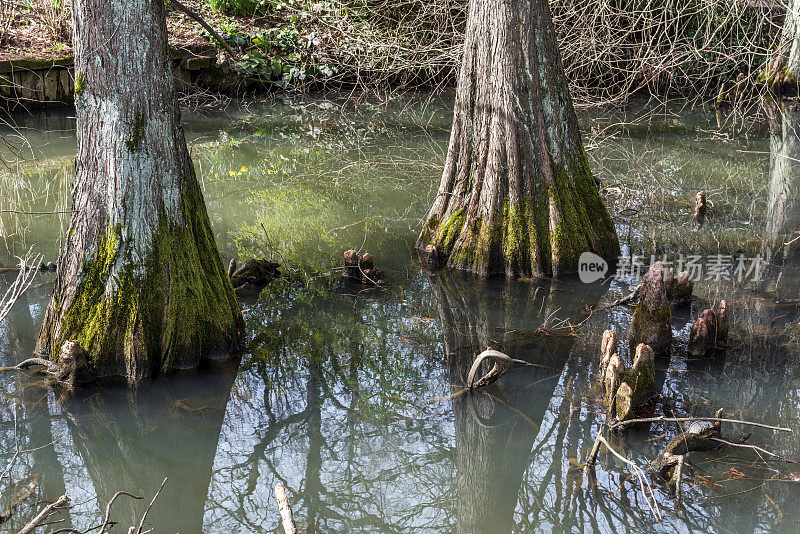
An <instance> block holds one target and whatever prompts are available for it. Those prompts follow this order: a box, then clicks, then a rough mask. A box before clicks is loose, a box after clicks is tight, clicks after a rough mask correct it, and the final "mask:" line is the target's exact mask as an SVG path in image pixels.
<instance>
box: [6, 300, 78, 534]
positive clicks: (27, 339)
mask: <svg viewBox="0 0 800 534" xmlns="http://www.w3.org/2000/svg"><path fill="white" fill-rule="evenodd" d="M5 324H6V328H7V332H8V352H9V355H10V358H9V359H10V363H17V362H19V361H22V360H24V359H25V358H28V357H29V356H30V354H31V353H32V352H33V348H34V346H35V345H36V328H35V327H34V321H33V317H32V316H31V311H30V303H29V301H28V295H27V293H23V294H22V295H21V296H20V297H19V299H18V300H17V302H16V303H15V304H14V306H13V307H12V308H11V311H10V312H9V314H8V316H7V317H6V320H5ZM16 377H17V378H18V380H19V386H20V390H21V391H22V399H21V400H22V403H23V405H24V406H25V415H26V419H27V423H28V425H29V432H30V434H29V436H28V447H27V448H29V449H32V450H31V459H32V460H33V466H32V468H33V471H32V473H31V474H32V475H33V474H36V475H39V488H40V494H39V495H40V498H41V500H42V501H44V502H53V501H55V500H56V499H58V498H59V497H60V496H61V495H64V494H65V493H66V483H65V481H64V470H63V468H62V466H61V463H60V462H59V459H58V454H57V453H56V449H55V445H54V438H53V429H52V426H51V415H50V410H49V406H48V404H47V400H48V393H49V391H50V389H49V388H48V387H47V385H46V384H45V382H44V381H42V379H41V378H39V377H35V376H34V377H28V376H27V375H23V374H19V375H16ZM61 518H62V519H64V521H62V522H61V523H59V528H67V527H69V526H70V517H69V513H68V512H67V513H65V514H64V515H63V516H62V517H61Z"/></svg>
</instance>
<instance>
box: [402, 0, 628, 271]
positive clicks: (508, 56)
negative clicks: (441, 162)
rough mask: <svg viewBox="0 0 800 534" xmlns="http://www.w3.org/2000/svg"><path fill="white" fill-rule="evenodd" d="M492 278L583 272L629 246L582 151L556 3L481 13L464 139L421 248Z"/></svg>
mask: <svg viewBox="0 0 800 534" xmlns="http://www.w3.org/2000/svg"><path fill="white" fill-rule="evenodd" d="M428 245H434V246H435V247H436V248H437V250H438V251H439V252H440V253H441V254H443V255H445V256H447V258H448V260H447V263H448V265H449V266H450V267H453V268H457V269H463V270H467V271H472V272H475V273H479V274H482V275H495V274H506V275H508V276H520V275H531V274H546V275H551V274H552V275H558V274H562V273H568V272H575V271H577V267H578V258H579V257H580V255H581V253H583V252H585V251H593V252H596V253H597V254H599V255H600V256H603V257H606V258H611V257H616V256H617V255H618V254H619V243H618V240H617V235H616V231H615V229H614V225H613V222H612V220H611V217H610V216H609V214H608V211H607V209H606V207H605V204H604V203H603V200H602V198H601V197H600V194H599V192H598V188H597V181H596V180H595V179H594V177H593V176H592V173H591V170H590V169H589V163H588V160H587V157H586V153H585V151H584V148H583V144H582V142H581V136H580V131H579V129H578V121H577V118H576V116H575V111H574V109H573V107H572V102H571V99H570V96H569V92H568V89H567V81H566V79H565V76H564V69H563V67H562V65H561V58H560V56H559V53H558V49H557V46H556V38H555V34H554V32H553V24H552V20H551V17H550V11H549V8H548V5H547V2H546V1H545V0H531V1H529V2H523V1H521V0H502V1H498V0H474V1H472V2H470V8H469V15H468V21H467V30H466V42H465V47H464V58H463V62H462V65H461V72H460V74H459V80H458V89H457V93H456V103H455V112H454V117H453V128H452V133H451V137H450V146H449V148H448V153H447V162H446V163H445V168H444V172H443V174H442V180H441V183H440V185H439V192H438V194H437V196H436V199H435V200H434V202H433V206H432V207H431V210H430V212H429V213H428V217H427V221H426V223H425V226H424V228H423V230H422V233H421V234H420V236H419V240H418V242H417V247H418V248H421V249H424V248H426V247H427V246H428Z"/></svg>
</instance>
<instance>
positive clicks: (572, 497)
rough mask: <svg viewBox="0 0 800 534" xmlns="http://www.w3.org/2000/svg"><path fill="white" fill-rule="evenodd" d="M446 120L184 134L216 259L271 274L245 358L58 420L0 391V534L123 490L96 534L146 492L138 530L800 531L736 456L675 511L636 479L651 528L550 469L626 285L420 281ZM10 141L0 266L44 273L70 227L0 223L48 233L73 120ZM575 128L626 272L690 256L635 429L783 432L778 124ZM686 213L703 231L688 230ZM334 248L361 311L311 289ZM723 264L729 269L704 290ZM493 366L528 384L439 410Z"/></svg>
mask: <svg viewBox="0 0 800 534" xmlns="http://www.w3.org/2000/svg"><path fill="white" fill-rule="evenodd" d="M450 114H451V112H450V109H449V103H448V102H447V101H446V100H445V101H439V100H436V99H432V100H428V99H424V98H414V99H404V100H397V101H393V102H392V103H390V104H385V105H377V104H372V103H364V102H362V103H359V104H358V105H346V106H342V105H341V103H339V102H328V101H321V100H294V101H289V100H287V101H269V102H250V103H248V104H247V105H241V106H236V107H235V108H231V109H230V110H228V111H226V112H216V113H208V114H196V115H191V116H188V117H187V119H186V131H187V137H188V140H189V143H190V146H191V149H192V152H193V157H194V159H195V163H196V167H197V170H198V174H199V176H200V178H201V180H202V183H203V187H204V191H205V197H206V202H207V204H208V206H209V213H210V216H211V219H212V223H213V226H214V229H215V232H216V234H217V239H218V242H219V245H220V249H221V251H222V254H223V256H224V259H225V261H226V262H227V260H228V259H230V258H232V257H245V256H247V255H259V256H266V257H271V258H273V259H275V260H276V261H278V262H280V263H281V264H282V265H283V266H284V268H283V271H284V273H285V274H287V275H288V278H284V279H281V280H278V281H276V282H274V283H273V284H272V285H271V286H269V287H268V288H267V289H266V290H265V291H264V292H263V293H262V295H261V296H260V298H258V299H252V300H249V301H245V302H243V303H242V306H243V309H244V311H245V316H246V319H247V321H248V324H249V329H248V348H247V351H246V353H245V354H243V356H242V358H241V361H240V362H237V363H236V364H235V365H232V366H230V368H225V369H215V370H207V371H206V372H204V373H201V374H200V375H198V376H193V377H186V378H172V379H165V380H158V381H155V382H154V383H151V384H147V385H145V386H142V387H141V388H139V389H138V390H136V391H127V390H124V389H113V388H107V389H98V390H91V391H85V392H81V393H80V394H78V395H76V396H74V397H72V398H64V399H62V398H57V397H56V396H54V395H53V394H52V393H48V391H47V390H46V389H43V388H42V387H41V385H40V384H39V383H37V382H36V381H35V380H32V379H30V378H28V377H26V376H24V375H20V374H12V373H4V374H2V375H0V395H2V402H0V425H2V433H0V466H5V465H6V464H8V463H9V462H10V461H11V460H12V457H13V456H14V455H15V451H17V450H20V451H25V452H21V453H20V454H19V455H18V457H17V458H16V461H15V462H14V463H13V466H12V467H11V469H10V470H9V472H8V473H7V476H5V477H4V478H3V479H1V480H0V491H2V497H1V499H2V501H1V502H0V508H2V509H6V508H7V507H8V506H9V505H10V504H11V503H12V502H13V501H14V500H15V498H16V497H15V495H17V496H19V495H20V493H24V492H25V488H29V487H33V486H34V485H35V493H34V495H33V496H32V497H30V498H29V499H28V500H26V501H23V504H22V505H20V506H19V507H18V508H17V510H16V513H14V514H13V515H12V516H11V517H10V519H9V520H8V521H7V522H5V523H4V524H2V525H0V530H2V531H3V532H16V530H18V529H19V528H20V527H21V525H23V524H24V523H25V522H26V521H27V520H28V519H30V518H31V517H32V516H33V515H34V514H35V513H36V511H37V510H38V509H39V508H40V506H41V505H37V506H32V504H33V503H34V502H37V501H36V499H39V502H41V501H43V500H54V499H55V498H57V497H58V496H59V495H61V494H63V493H66V494H67V495H69V497H70V498H71V499H72V502H73V507H72V508H71V509H70V510H69V512H68V513H65V514H63V516H62V517H63V521H62V522H61V523H58V525H54V526H52V527H50V530H56V529H58V528H65V527H68V526H72V527H75V528H78V529H85V528H87V527H89V526H91V525H94V524H97V523H98V522H100V521H101V520H102V514H103V511H104V509H105V505H106V503H107V502H108V500H109V499H110V498H111V496H112V495H113V494H114V493H115V492H117V491H119V490H125V491H129V492H131V493H133V494H136V495H139V496H144V497H145V499H144V500H143V501H133V500H131V499H124V498H121V499H119V500H118V501H117V502H116V503H115V505H114V508H113V511H112V518H113V519H114V520H117V521H119V522H120V523H121V524H124V525H131V524H136V523H138V518H139V517H140V516H141V514H142V512H143V511H144V509H145V508H146V505H147V502H148V501H149V499H150V497H151V496H152V495H153V493H154V492H155V491H156V490H157V489H158V487H159V485H160V483H161V481H162V480H163V479H164V478H167V479H168V482H167V484H166V486H165V488H164V491H163V492H162V494H161V496H160V497H159V499H158V500H157V501H156V504H155V505H154V507H153V509H152V511H151V513H150V515H149V522H150V523H151V524H152V526H153V527H154V528H155V531H156V532H165V533H173V532H181V533H199V532H206V533H229V532H277V531H279V529H280V527H279V517H278V513H277V504H276V502H275V498H274V495H273V488H274V486H275V484H276V483H277V482H279V481H281V482H283V483H284V485H285V486H286V488H287V492H288V495H289V500H290V502H291V504H292V506H293V508H294V512H295V517H296V520H297V523H298V527H299V529H300V531H301V532H465V533H466V532H469V533H484V532H485V533H504V532H548V531H572V532H590V531H600V532H613V531H623V530H624V531H668V532H672V531H676V530H677V531H681V532H689V531H694V532H761V531H779V532H780V531H786V532H798V531H800V484H797V483H794V482H791V481H789V479H788V475H789V474H790V473H792V472H796V471H798V470H800V467H798V466H797V465H795V464H791V463H786V462H781V461H776V460H774V459H769V458H765V459H764V460H762V459H761V458H759V457H758V456H756V455H755V454H753V452H752V451H750V450H744V449H727V450H718V451H712V452H708V453H694V454H692V455H691V462H692V464H693V467H692V469H691V470H690V473H689V475H690V476H688V477H687V482H686V485H685V486H684V495H683V498H682V501H681V503H680V505H677V504H676V503H675V500H674V498H673V497H672V495H671V494H670V492H669V491H668V490H667V489H666V488H665V487H664V486H663V485H660V484H658V483H656V482H655V481H654V489H655V498H656V500H657V501H658V504H659V508H660V511H661V514H662V518H661V520H660V521H657V520H655V519H654V517H653V514H652V513H651V511H650V510H649V508H648V506H647V504H646V503H645V501H644V499H643V497H642V494H641V492H640V491H639V490H638V487H637V484H636V480H635V478H633V477H632V475H631V472H630V469H629V468H628V467H627V466H626V465H624V464H622V463H621V462H618V461H616V460H615V459H614V458H613V457H612V456H610V455H608V454H605V455H601V458H600V465H599V466H598V469H597V470H596V477H595V478H590V477H588V476H587V475H586V474H585V473H582V472H581V471H580V470H574V469H571V468H570V466H571V462H570V459H573V458H578V459H580V460H583V459H584V458H585V457H586V454H587V452H588V449H589V448H590V447H591V445H592V442H593V440H594V435H595V431H596V430H597V428H598V427H599V424H600V422H601V421H602V418H603V407H602V406H601V404H600V402H599V400H598V393H597V390H596V389H594V388H593V387H592V386H593V384H594V382H595V375H596V372H597V364H598V352H599V344H600V337H601V335H602V332H603V330H604V329H606V328H611V329H613V330H615V331H616V332H617V333H618V335H619V336H620V337H621V338H622V339H625V337H626V333H627V329H628V326H629V324H630V319H631V311H632V310H631V309H630V308H628V307H625V306H617V307H613V308H603V307H602V306H603V305H604V304H608V303H610V302H612V301H614V300H615V299H617V298H619V297H621V296H623V295H624V294H626V293H627V292H629V291H630V290H631V289H632V287H633V284H632V283H631V281H629V280H622V279H612V280H609V281H607V282H606V283H604V284H594V285H584V284H581V283H580V282H579V281H577V280H576V279H564V280H543V281H533V280H510V281H506V280H488V281H481V280H478V279H475V278H471V277H469V276H464V275H459V274H456V273H451V272H447V271H440V272H436V273H432V272H430V271H428V270H426V269H425V267H424V265H423V264H422V263H421V262H420V261H419V260H418V258H417V257H416V255H415V253H414V252H413V251H412V245H413V243H414V241H415V238H416V235H417V232H418V231H419V225H420V222H421V221H422V220H423V218H424V215H425V213H426V210H427V208H428V206H429V203H430V201H431V199H432V197H433V195H434V194H435V190H436V186H437V185H438V179H439V173H440V172H441V168H442V165H443V162H444V155H445V150H446V146H447V140H448V137H449V121H450ZM15 118H16V121H17V123H18V125H19V126H20V127H21V128H22V133H23V134H24V135H25V137H26V138H27V142H26V143H22V142H21V141H20V140H18V139H16V138H14V137H13V136H11V134H10V132H7V131H6V132H4V133H3V134H4V135H7V136H10V137H8V138H9V139H10V140H12V141H17V143H16V146H18V147H19V148H20V150H21V152H19V153H18V154H16V156H17V158H12V156H14V154H12V153H11V152H9V151H8V150H6V151H5V152H4V153H3V156H4V158H5V160H7V164H6V165H5V166H4V167H3V168H0V210H5V211H4V212H3V213H2V214H0V236H2V237H0V263H3V264H5V265H6V266H8V265H13V264H14V263H15V261H16V260H15V259H14V257H15V255H21V254H23V253H24V252H25V250H27V249H28V248H29V247H31V246H33V248H34V250H35V251H37V252H41V253H43V254H44V258H45V261H55V258H56V256H57V252H58V240H59V238H60V236H61V235H62V234H63V233H64V231H65V228H66V225H67V222H68V219H67V215H65V214H55V215H53V214H49V215H30V214H27V215H22V214H18V213H8V211H15V210H16V211H23V212H41V211H53V210H55V211H63V210H67V209H68V207H69V202H68V197H69V188H70V184H69V180H70V178H69V174H70V173H69V170H70V167H71V165H72V157H73V154H74V151H75V138H74V131H73V128H74V122H73V120H72V119H71V118H70V117H69V116H68V112H66V111H48V112H42V113H32V114H26V115H18V116H17V117H15ZM722 119H725V117H722ZM582 125H583V127H584V135H585V138H584V141H585V143H586V145H587V147H588V149H589V155H590V159H591V160H592V165H593V168H594V169H595V173H596V174H597V176H598V177H599V178H600V179H601V180H602V182H603V184H604V186H605V189H604V195H605V198H606V200H607V202H608V204H609V206H610V207H611V209H612V212H613V215H614V218H615V221H616V222H617V228H618V232H619V235H620V239H621V241H622V243H623V249H624V251H625V252H626V253H628V254H636V255H641V256H642V257H643V258H644V259H643V262H644V263H649V261H650V255H651V254H655V255H657V256H658V257H662V256H663V255H666V256H667V259H668V260H669V261H673V262H675V263H676V264H677V263H679V262H681V261H689V260H690V259H692V258H691V257H692V256H700V259H699V260H697V258H695V260H696V261H695V263H697V262H698V261H699V263H700V264H701V268H702V269H703V270H702V272H699V273H698V274H697V276H699V278H700V279H699V280H698V282H697V283H696V289H695V294H696V295H697V297H698V300H697V301H695V302H694V303H693V304H692V306H691V308H688V307H687V308H684V309H677V310H675V312H674V314H673V320H672V324H673V332H674V341H673V349H672V355H671V358H670V359H668V360H661V361H659V362H658V376H657V381H658V383H659V385H660V388H661V389H660V391H661V395H662V403H660V404H659V407H658V408H657V411H658V412H659V413H660V411H661V405H662V404H665V405H667V406H670V407H672V409H673V410H674V411H675V412H677V413H679V414H692V415H704V416H708V415H713V413H714V412H715V411H716V410H717V409H718V408H724V409H725V414H726V415H727V416H729V417H734V418H739V419H746V420H753V421H760V422H764V423H769V424H773V425H781V426H788V427H791V428H793V429H795V430H796V431H798V432H800V420H798V415H800V357H798V356H800V348H799V347H800V345H798V334H800V328H799V327H798V320H800V317H798V315H799V314H798V297H800V294H799V293H800V290H799V289H798V288H800V284H798V279H799V278H798V276H799V275H798V270H797V268H796V267H797V264H798V261H797V260H798V258H800V254H798V249H797V248H795V247H794V244H795V243H792V244H790V245H784V243H787V242H791V240H792V239H794V238H796V237H797V230H798V228H799V226H798V224H799V223H798V221H799V220H800V164H798V163H797V162H798V161H800V138H798V135H797V133H796V132H795V130H794V128H795V126H797V127H800V122H798V117H797V116H796V115H795V114H794V113H793V112H791V111H789V110H784V112H782V113H776V114H775V115H774V116H773V117H772V118H771V120H770V121H767V122H765V123H762V124H760V125H759V124H756V125H749V126H748V127H747V128H743V127H742V126H741V123H739V122H736V123H731V121H730V120H728V121H727V123H725V124H722V125H720V117H718V116H717V115H715V114H714V112H713V111H704V110H682V111H672V110H663V109H661V110H659V111H657V112H645V109H644V108H643V107H642V106H633V107H632V109H631V110H629V111H627V112H625V113H623V112H613V113H612V112H592V113H591V114H584V116H583V117H582ZM701 189H703V190H705V191H707V192H708V198H709V199H710V200H711V201H712V202H713V210H712V212H711V216H710V218H709V222H708V223H707V224H706V225H705V226H704V227H703V228H702V229H701V230H700V231H698V232H692V223H691V218H690V213H691V210H692V207H693V199H694V195H695V193H696V192H697V191H698V190H701ZM347 248H356V249H358V248H363V250H366V251H369V252H371V253H372V254H373V255H374V257H375V258H376V263H377V264H378V266H379V267H380V268H381V269H382V270H383V275H382V278H383V280H384V284H383V286H382V287H381V288H379V289H370V290H367V289H368V288H365V287H353V286H349V285H346V284H344V283H343V282H342V280H341V276H340V272H339V271H336V270H331V268H332V267H334V266H335V265H336V264H337V263H338V261H339V258H341V254H342V251H343V250H345V249H347ZM737 251H742V252H743V253H744V255H745V256H746V257H747V258H748V263H747V264H746V266H747V271H749V272H747V271H745V272H742V273H739V274H741V275H742V276H736V275H734V276H728V275H727V274H724V273H723V274H722V275H719V274H714V273H715V272H719V269H717V268H715V267H714V265H720V264H722V265H725V262H729V261H730V258H731V255H732V254H734V253H736V252H737ZM742 252H740V253H739V254H740V255H741V254H742ZM762 260H763V261H762ZM767 260H768V261H767ZM715 269H716V271H715ZM311 271H313V272H315V273H317V274H316V275H315V276H310V277H309V276H301V274H300V273H302V272H311ZM6 276H7V277H6V278H0V289H4V288H5V287H6V286H7V285H8V284H9V283H10V282H11V280H12V278H10V276H11V275H6ZM739 277H741V278H742V280H741V281H740V280H738V279H737V278H739ZM51 278H52V275H47V274H41V275H39V276H38V278H37V280H36V281H35V282H34V287H33V288H32V289H31V290H30V291H29V292H28V293H27V294H25V295H24V296H23V297H22V298H21V299H20V300H19V301H18V302H17V304H16V305H15V306H14V308H13V310H12V312H11V314H10V315H9V316H8V318H7V319H6V320H5V321H4V322H3V323H0V365H13V364H14V363H16V362H18V361H21V360H22V359H24V358H27V357H29V356H30V354H31V351H32V349H33V346H34V342H35V338H36V334H37V329H38V326H39V324H40V321H41V319H42V315H43V311H44V308H45V306H46V304H47V299H48V298H49V295H50V292H51V288H52V286H51V285H50V284H49V283H48V282H49V281H50V279H51ZM726 278H731V279H726ZM720 299H726V300H727V302H728V306H729V309H731V310H732V327H731V339H730V346H729V348H728V350H727V351H726V352H725V353H720V354H717V355H716V357H714V358H712V359H705V360H697V359H692V358H689V357H688V356H687V353H686V344H687V337H688V331H689V328H690V325H691V323H692V321H693V320H694V318H695V317H697V314H698V313H699V312H700V311H701V310H702V309H703V308H705V307H707V306H709V305H711V304H715V303H717V302H719V300H720ZM590 311H591V312H590ZM488 345H493V346H498V347H500V348H501V350H503V351H505V352H507V353H508V354H510V355H512V356H513V357H515V358H519V359H524V360H527V361H529V362H531V363H535V364H537V365H535V366H527V367H518V368H515V369H514V370H512V371H511V372H509V373H508V374H507V375H505V377H504V378H503V379H501V380H500V381H499V382H498V383H496V384H494V385H492V386H491V387H489V388H487V389H486V390H485V392H482V393H478V394H460V395H457V396H454V397H453V396H451V394H453V393H458V392H460V391H462V385H463V383H464V377H465V374H466V372H467V370H468V369H469V367H470V364H471V362H472V359H473V358H474V356H475V355H476V354H478V353H479V352H481V351H482V350H483V349H484V348H486V347H487V346H488ZM622 345H625V343H622ZM622 352H623V354H622V356H623V357H624V358H627V357H628V354H627V348H626V347H623V348H622ZM744 430H746V429H745V428H735V427H734V426H733V425H729V426H728V427H727V428H723V432H724V433H726V434H729V435H735V434H736V433H738V432H741V431H744ZM747 430H752V432H753V435H752V437H751V438H750V443H752V444H755V445H758V446H760V447H763V448H765V449H768V450H770V451H773V452H775V453H777V454H780V455H782V456H785V457H787V458H793V459H800V433H794V434H791V433H779V432H774V431H771V430H765V429H758V428H756V429H747ZM677 431H678V430H677V428H676V427H675V426H673V425H670V424H659V425H653V426H651V427H649V428H645V429H639V430H637V431H631V432H629V433H628V434H627V435H624V436H623V435H621V436H618V437H616V438H615V440H614V444H615V447H617V449H618V450H620V451H622V453H623V454H625V455H626V456H627V457H629V458H630V459H631V460H633V461H634V462H636V463H637V464H639V465H644V464H645V463H646V462H647V461H649V460H650V459H652V458H653V457H654V456H655V455H656V454H657V453H658V451H659V450H660V448H661V447H663V446H664V444H665V443H666V441H668V440H669V439H670V438H671V437H672V436H674V435H675V433H676V432H677Z"/></svg>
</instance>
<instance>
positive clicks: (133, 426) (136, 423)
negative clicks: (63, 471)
mask: <svg viewBox="0 0 800 534" xmlns="http://www.w3.org/2000/svg"><path fill="white" fill-rule="evenodd" d="M235 377H236V366H231V367H230V368H225V369H215V370H213V371H210V372H203V373H201V374H200V375H198V376H192V377H173V378H169V379H164V380H157V381H154V382H152V383H150V384H145V385H143V386H141V387H140V388H138V389H136V390H128V389H125V388H103V389H95V390H86V391H81V392H80V393H78V394H76V395H75V396H74V397H73V398H70V399H68V400H66V401H64V402H63V404H62V407H63V410H64V412H65V414H66V416H67V423H68V427H69V430H70V433H71V435H72V438H73V441H74V445H75V449H76V450H77V452H78V454H79V455H80V457H81V459H82V461H83V464H84V465H85V467H86V470H87V471H88V473H89V476H90V478H91V480H92V483H93V484H94V488H95V492H96V495H97V505H98V507H99V510H101V511H104V510H105V507H106V504H107V503H108V501H109V500H110V499H111V498H112V497H113V496H114V494H115V493H116V492H118V491H127V492H129V493H132V494H134V495H136V496H139V497H144V498H143V499H142V500H133V499H131V498H128V497H124V496H123V497H120V498H118V499H117V500H116V501H115V503H114V505H113V508H112V512H111V518H112V520H114V521H117V522H119V523H120V524H121V525H124V526H125V528H127V527H128V526H136V525H138V523H139V520H140V518H141V516H142V514H143V513H144V511H145V509H146V508H147V505H148V504H149V502H150V499H152V497H153V495H154V494H155V492H156V491H157V490H158V488H159V486H160V485H161V482H162V480H163V479H164V478H167V479H168V481H167V484H166V485H165V486H164V489H163V491H162V492H161V494H160V496H159V497H158V500H157V501H156V503H155V505H154V506H153V508H152V510H151V511H150V513H149V515H148V519H147V522H148V524H150V525H153V526H155V527H156V530H157V531H158V532H201V531H202V530H203V516H204V510H205V504H206V500H207V496H208V488H209V483H210V481H211V473H212V469H213V465H214V458H215V454H216V451H217V443H218V440H219V435H220V431H221V428H222V423H223V419H224V416H225V408H226V406H227V404H228V399H229V397H230V393H231V388H232V386H233V384H234V379H235Z"/></svg>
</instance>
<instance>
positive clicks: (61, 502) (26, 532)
mask: <svg viewBox="0 0 800 534" xmlns="http://www.w3.org/2000/svg"><path fill="white" fill-rule="evenodd" d="M68 503H69V499H68V498H67V496H66V495H62V496H61V497H59V498H58V499H57V500H56V502H54V503H50V504H48V505H47V506H45V507H44V509H42V511H41V512H39V514H38V515H37V516H36V517H34V518H33V519H31V520H30V522H29V523H28V524H27V525H25V526H24V527H22V529H21V530H20V531H19V532H17V534H30V533H31V532H33V531H34V530H35V529H36V527H38V526H39V525H40V524H41V523H42V521H44V520H45V519H47V518H48V517H50V515H51V514H52V513H53V511H54V510H55V509H56V508H61V507H62V506H66V505H67V504H68Z"/></svg>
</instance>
